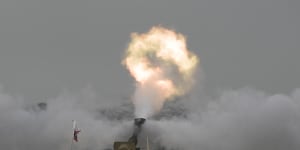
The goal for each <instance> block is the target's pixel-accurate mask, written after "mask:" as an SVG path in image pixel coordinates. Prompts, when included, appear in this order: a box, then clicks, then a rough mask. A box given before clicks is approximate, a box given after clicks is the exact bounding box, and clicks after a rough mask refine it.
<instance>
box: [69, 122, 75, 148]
mask: <svg viewBox="0 0 300 150" xmlns="http://www.w3.org/2000/svg"><path fill="white" fill-rule="evenodd" d="M72 123H73V134H72V138H71V140H72V142H71V149H70V150H73V143H74V130H75V128H76V121H75V120H72Z"/></svg>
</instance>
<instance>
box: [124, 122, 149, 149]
mask: <svg viewBox="0 0 300 150" xmlns="http://www.w3.org/2000/svg"><path fill="white" fill-rule="evenodd" d="M145 122H146V119H145V118H135V119H134V130H133V133H132V136H131V137H130V138H129V139H128V142H133V143H134V144H135V145H137V143H138V140H137V139H138V135H139V134H140V132H141V129H142V125H143V124H144V123H145Z"/></svg>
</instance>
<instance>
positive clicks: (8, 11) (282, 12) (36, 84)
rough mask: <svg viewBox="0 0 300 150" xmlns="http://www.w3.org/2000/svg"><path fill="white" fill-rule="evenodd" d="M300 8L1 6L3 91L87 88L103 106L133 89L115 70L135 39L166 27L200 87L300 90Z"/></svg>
mask: <svg viewBox="0 0 300 150" xmlns="http://www.w3.org/2000/svg"><path fill="white" fill-rule="evenodd" d="M299 7H300V2H299V1H298V0H204V1H200V0H184V1H183V0H182V1H179V0H172V1H171V0H169V1H162V0H151V1H140V0H120V1H116V0H110V1H104V0H85V1H82V0H50V1H49V0H2V1H0V84H1V85H2V86H3V87H4V90H5V91H7V92H9V93H17V94H20V95H23V96H25V97H26V98H30V99H41V98H43V97H51V96H56V95H57V94H59V93H60V92H62V90H63V89H68V90H79V89H81V88H84V87H86V86H87V85H91V86H92V87H94V89H95V91H96V92H97V93H99V95H102V96H104V97H109V96H111V95H118V96H120V95H129V94H131V93H132V91H133V89H134V86H133V82H132V81H133V80H132V79H131V77H130V76H129V74H128V72H127V71H126V69H125V68H124V67H123V66H121V65H120V62H121V60H122V55H123V52H124V49H125V48H126V46H127V43H128V42H129V40H130V33H132V32H146V31H147V30H148V29H149V28H150V27H151V26H154V25H159V24H160V25H163V26H165V27H169V28H173V29H175V30H176V31H178V32H181V33H183V34H184V35H186V36H187V39H188V47H189V49H191V50H192V51H194V52H195V53H196V54H197V55H199V57H200V59H201V63H202V64H201V66H202V68H203V70H204V73H205V83H204V84H205V85H204V86H205V87H206V88H207V89H208V90H212V89H218V88H225V87H226V88H234V89H235V88H242V87H245V86H251V87H255V88H258V89H260V90H263V91H266V92H271V93H278V92H279V93H282V92H283V93H286V92H288V93H290V92H292V91H293V90H294V89H295V88H299V87H300V80H299V76H300V59H299V56H300V49H299V47H300V42H299V41H300V30H299V27H300V17H299V16H300V11H299Z"/></svg>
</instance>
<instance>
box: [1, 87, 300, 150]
mask: <svg viewBox="0 0 300 150" xmlns="http://www.w3.org/2000/svg"><path fill="white" fill-rule="evenodd" d="M299 99H300V89H296V90H295V91H294V92H293V93H292V94H290V95H283V94H277V95H268V94H265V93H263V92H260V91H255V90H251V89H240V90H230V91H223V92H222V93H221V94H220V95H219V96H218V97H215V98H211V99H209V98H199V99H196V100H195V101H191V100H184V101H185V102H186V103H177V102H182V101H180V100H179V101H170V102H168V103H167V105H165V107H164V108H163V110H162V111H161V114H160V115H161V116H160V117H159V118H156V119H154V120H147V123H146V124H145V126H144V130H142V131H143V132H142V134H141V136H140V139H139V142H140V144H141V145H142V144H144V142H145V138H146V137H147V136H148V137H149V140H150V142H151V143H150V147H152V148H153V149H155V148H157V149H163V148H164V149H165V150H166V149H167V150H172V149H177V150H195V149H200V150H212V149H213V150H253V149H255V150H283V149H284V150H285V149H288V150H298V149H299V148H300V144H299V143H300V102H299ZM114 101H117V102H121V101H122V100H119V99H115V100H114ZM204 101H206V102H207V103H206V104H205V105H203V103H202V105H201V107H202V109H194V108H197V107H193V108H190V107H189V105H185V104H187V103H192V105H193V106H198V107H200V104H199V103H198V102H204ZM105 104H106V102H105V101H104V100H103V99H101V98H99V99H98V98H92V97H90V96H89V94H82V93H81V94H62V95H61V96H59V97H57V98H53V99H48V100H47V109H46V110H45V111H41V110H39V109H37V108H36V105H34V104H33V103H30V101H28V100H23V99H21V98H18V97H15V96H11V95H8V94H5V93H3V92H0V135H1V138H0V139H1V140H0V145H1V149H5V150H27V149H28V150H29V149H30V150H40V149H43V150H48V149H49V150H50V149H56V150H65V149H69V148H70V144H71V140H72V121H71V120H72V119H76V120H77V121H78V127H79V128H81V130H82V132H81V133H80V134H79V143H76V144H75V145H74V149H88V150H99V149H106V148H112V144H113V142H114V141H115V140H124V141H126V140H127V139H128V138H129V136H130V135H131V133H132V128H131V127H132V118H133V117H134V116H133V111H131V110H132V106H131V105H130V104H125V105H118V104H111V106H109V107H108V106H105ZM32 106H33V107H32ZM110 108H111V109H110Z"/></svg>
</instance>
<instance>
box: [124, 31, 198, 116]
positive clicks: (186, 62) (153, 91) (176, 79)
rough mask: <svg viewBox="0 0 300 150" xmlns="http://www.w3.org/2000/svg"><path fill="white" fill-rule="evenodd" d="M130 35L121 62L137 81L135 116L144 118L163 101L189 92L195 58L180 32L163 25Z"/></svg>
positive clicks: (153, 111)
mask: <svg viewBox="0 0 300 150" xmlns="http://www.w3.org/2000/svg"><path fill="white" fill-rule="evenodd" d="M131 37H132V40H131V42H130V43H129V46H128V49H127V51H126V56H125V58H124V61H123V64H124V65H126V67H127V68H128V70H129V72H130V73H131V75H132V76H133V77H134V78H135V80H136V81H137V85H136V91H135V95H134V100H133V101H134V105H135V115H136V117H143V118H148V117H151V116H152V115H153V114H155V113H156V112H158V111H159V110H160V109H161V108H162V106H163V104H164V101H166V100H170V99H172V98H173V97H174V96H180V95H183V94H185V93H186V92H187V91H189V89H190V88H191V86H192V84H193V81H194V78H193V75H194V72H195V69H196V66H197V63H198V59H197V57H196V56H195V55H194V54H193V53H191V52H190V51H189V50H188V49H187V46H186V41H185V37H184V36H183V35H181V34H179V33H176V32H174V31H172V30H169V29H166V28H163V27H153V28H152V29H151V30H150V31H149V32H148V33H144V34H137V33H133V34H132V36H131Z"/></svg>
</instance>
